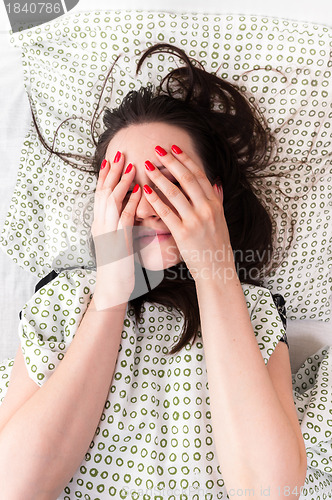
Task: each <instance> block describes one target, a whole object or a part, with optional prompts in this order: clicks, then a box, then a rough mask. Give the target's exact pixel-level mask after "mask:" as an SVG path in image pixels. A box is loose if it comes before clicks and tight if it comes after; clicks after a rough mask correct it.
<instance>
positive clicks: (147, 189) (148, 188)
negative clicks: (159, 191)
mask: <svg viewBox="0 0 332 500" xmlns="http://www.w3.org/2000/svg"><path fill="white" fill-rule="evenodd" d="M143 189H144V191H145V192H146V193H148V194H151V193H152V189H151V188H150V187H149V186H148V185H147V184H144V186H143Z"/></svg>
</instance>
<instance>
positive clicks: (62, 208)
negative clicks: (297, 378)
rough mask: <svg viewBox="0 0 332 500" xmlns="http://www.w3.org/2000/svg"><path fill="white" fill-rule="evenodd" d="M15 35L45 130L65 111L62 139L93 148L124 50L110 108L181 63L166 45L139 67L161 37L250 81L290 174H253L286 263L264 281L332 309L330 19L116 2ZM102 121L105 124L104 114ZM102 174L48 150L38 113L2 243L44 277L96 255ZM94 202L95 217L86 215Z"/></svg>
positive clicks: (82, 149)
mask: <svg viewBox="0 0 332 500" xmlns="http://www.w3.org/2000/svg"><path fill="white" fill-rule="evenodd" d="M12 42H13V43H14V44H15V45H16V46H17V47H20V49H21V50H22V63H23V69H24V78H25V87H26V91H27V93H28V95H29V97H30V99H31V103H32V106H33V108H34V111H35V114H36V116H37V120H38V123H39V126H40V128H41V130H42V132H43V134H44V137H45V138H46V139H47V141H48V142H49V144H52V143H53V140H54V134H55V131H56V130H57V129H58V127H59V126H60V123H61V122H62V121H63V120H65V119H67V122H66V123H65V124H63V125H62V126H61V127H60V129H59V131H58V132H59V133H58V135H57V137H56V140H55V147H56V148H57V150H58V151H69V152H72V153H79V154H83V155H85V156H87V157H88V158H91V156H92V155H93V152H94V145H93V142H92V137H91V132H90V123H89V121H91V119H92V116H93V112H94V110H95V107H96V104H97V101H98V99H99V96H100V92H101V90H102V85H103V83H104V82H105V77H106V74H107V71H108V69H109V68H110V67H111V64H112V63H113V62H114V61H115V60H116V58H117V57H118V56H120V59H119V60H118V62H117V63H116V65H115V68H114V73H113V76H112V78H110V79H109V81H108V82H107V84H106V92H105V95H104V97H103V99H102V101H101V108H100V109H102V107H103V106H104V105H108V106H110V107H113V106H117V105H119V104H120V102H121V100H122V98H123V97H124V95H125V94H126V93H127V92H128V91H130V90H132V89H138V88H139V87H140V86H141V85H147V84H150V83H153V84H158V83H159V82H160V81H161V78H162V77H163V76H165V75H166V74H167V73H168V72H169V71H170V70H171V69H173V68H175V67H176V66H177V65H179V60H178V59H177V58H174V57H173V56H170V55H166V54H159V55H156V56H154V57H153V58H151V59H150V60H148V61H146V64H145V65H143V68H142V71H141V72H140V74H139V75H138V76H137V77H136V76H135V69H136V63H137V61H138V59H139V56H140V54H141V53H142V51H144V50H145V49H146V48H147V47H149V46H151V45H152V44H154V43H156V42H168V43H171V44H174V45H177V46H179V47H181V48H183V49H184V50H185V51H186V53H187V54H188V55H189V56H191V57H193V58H196V59H197V60H198V61H200V62H201V63H202V64H203V65H204V67H205V69H206V70H207V71H214V72H217V74H218V75H220V76H222V77H223V78H225V79H228V80H229V81H231V82H232V83H235V84H236V85H238V86H239V88H240V89H241V90H243V91H244V92H249V93H250V94H251V95H252V96H253V97H250V100H251V102H252V103H253V104H255V105H257V106H258V107H259V108H260V109H261V111H262V112H263V113H264V114H265V116H266V119H267V122H268V125H269V127H270V128H271V130H272V132H273V134H274V136H275V137H276V140H277V149H276V151H275V152H274V154H273V157H272V160H273V161H272V164H271V166H270V167H269V172H270V173H271V174H274V173H278V172H282V173H283V174H284V176H283V177H282V178H278V177H270V178H268V179H266V180H258V181H257V182H256V183H255V186H254V188H255V190H256V192H257V195H258V196H259V197H260V198H262V200H263V201H264V202H265V203H266V204H268V205H269V206H272V205H273V204H274V205H273V206H274V208H273V219H274V222H275V223H276V225H277V228H278V231H277V241H276V255H277V256H278V260H279V258H280V259H281V264H280V267H279V268H278V269H277V270H275V271H273V272H272V273H270V274H269V275H267V276H266V278H265V281H264V285H265V286H266V287H267V288H268V289H269V290H271V291H273V293H281V294H282V295H283V296H284V297H285V300H286V303H287V315H288V318H289V319H290V320H292V319H313V320H317V319H320V320H323V321H329V320H330V317H331V267H332V255H331V251H330V248H331V243H332V231H331V227H332V224H331V205H332V201H331V200H332V196H331V191H332V164H331V159H330V155H331V137H332V129H331V121H332V120H331V118H332V112H331V85H332V83H331V82H332V79H331V61H330V52H331V49H332V30H331V29H330V28H328V27H326V26H323V25H314V24H311V23H302V22H294V21H288V20H286V19H277V18H271V17H262V16H248V15H246V16H241V15H235V14H234V15H212V14H208V15H205V14H197V13H183V14H181V13H176V14H174V13H169V12H147V11H143V10H131V11H130V10H109V11H91V12H82V13H71V14H68V15H65V16H62V17H60V18H58V19H56V20H54V21H51V22H49V23H45V24H43V25H41V26H38V27H36V28H33V29H29V30H25V31H23V32H21V33H16V34H15V35H14V36H13V37H12ZM181 64H182V63H181ZM112 88H113V90H112V98H110V97H109V96H110V93H111V89H112ZM75 117H77V118H76V119H74V118H75ZM96 130H97V131H98V133H99V132H101V131H102V122H101V116H99V118H98V120H97V122H96ZM95 185H96V179H95V178H94V177H92V176H91V174H89V173H87V172H80V171H78V170H74V169H72V168H71V167H69V166H68V164H66V163H65V162H64V161H62V160H60V159H59V158H58V157H56V156H54V155H53V156H52V157H51V158H50V159H49V158H48V153H47V152H46V150H45V149H44V147H43V145H42V144H41V143H40V141H39V139H38V137H37V135H36V131H35V129H34V126H33V125H31V127H30V130H29V132H28V135H27V137H26V140H25V142H24V145H23V148H22V158H21V162H20V166H19V172H18V179H17V185H16V188H15V192H14V194H13V198H12V201H11V204H10V207H9V211H8V215H7V218H6V221H5V224H4V227H3V231H2V234H1V236H0V245H1V247H2V250H3V251H4V252H5V253H6V254H7V255H8V256H9V257H10V258H11V259H13V260H14V262H16V263H17V264H18V265H19V266H21V267H22V268H24V269H26V270H27V271H29V272H31V273H33V274H35V275H36V276H38V277H39V278H42V277H43V276H44V275H45V274H48V273H49V272H50V270H51V269H55V270H59V269H62V268H66V267H70V268H72V267H82V266H84V267H93V266H94V265H95V260H94V255H92V254H91V251H90V246H89V245H88V241H89V236H90V226H91V222H92V218H93V195H94V191H93V190H94V188H95ZM85 206H87V207H88V209H87V212H86V216H87V218H86V221H87V227H86V226H84V224H83V223H82V219H81V216H82V212H83V209H84V207H85ZM271 210H272V208H271ZM290 228H293V231H294V238H293V241H292V243H291V242H290ZM287 247H288V249H287Z"/></svg>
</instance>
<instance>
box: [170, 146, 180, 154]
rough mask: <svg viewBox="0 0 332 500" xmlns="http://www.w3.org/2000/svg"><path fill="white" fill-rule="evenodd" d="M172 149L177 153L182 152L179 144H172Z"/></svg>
mask: <svg viewBox="0 0 332 500" xmlns="http://www.w3.org/2000/svg"><path fill="white" fill-rule="evenodd" d="M172 151H174V153H175V154H177V155H179V154H181V153H182V149H180V148H179V146H175V144H173V146H172Z"/></svg>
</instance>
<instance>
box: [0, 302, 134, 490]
mask: <svg viewBox="0 0 332 500" xmlns="http://www.w3.org/2000/svg"><path fill="white" fill-rule="evenodd" d="M125 311H126V304H122V305H121V306H118V307H117V308H113V309H104V310H100V309H99V307H98V310H96V307H95V302H94V299H92V301H91V303H90V305H89V307H88V309H87V311H86V313H85V315H84V316H83V319H82V321H81V324H80V326H79V328H78V329H77V332H76V334H75V337H74V339H73V341H72V343H71V345H70V347H69V349H68V351H67V353H66V355H65V357H64V359H63V360H62V361H61V363H60V365H59V366H58V368H57V369H56V370H55V372H54V373H53V375H52V376H51V377H50V378H49V380H47V381H46V382H45V384H44V385H43V386H42V387H41V388H40V389H39V390H37V391H36V392H35V393H34V394H32V396H31V397H30V398H29V399H28V400H27V401H26V402H25V403H24V404H23V405H21V406H20V407H19V409H18V410H17V411H16V412H15V413H14V414H13V415H12V416H11V418H10V419H9V420H8V421H7V423H6V424H5V426H4V428H3V429H2V431H1V433H0V498H6V499H7V500H17V499H21V498H24V499H25V500H30V499H31V500H52V499H56V498H57V497H58V495H59V494H60V493H61V491H62V490H63V488H64V487H65V486H66V485H67V483H68V482H69V480H70V479H71V477H72V476H73V474H74V473H75V471H76V470H77V469H78V467H79V465H80V463H81V462H82V460H83V458H84V455H85V453H86V451H87V450H88V448H89V445H90V443H91V441H92V439H93V436H94V434H95V431H96V428H97V426H98V422H99V420H100V417H101V414H102V411H103V407H104V404H105V401H106V399H107V395H108V392H109V388H110V385H111V381H112V377H113V373H114V368H115V364H116V359H117V356H118V351H119V345H120V341H121V332H122V328H123V321H124V317H125ZM13 369H14V368H13ZM18 385H19V380H16V383H15V385H13V386H12V387H11V398H13V397H14V395H13V391H15V386H17V387H18ZM9 390H10V389H8V393H9Z"/></svg>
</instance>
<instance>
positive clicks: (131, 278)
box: [91, 154, 141, 310]
mask: <svg viewBox="0 0 332 500" xmlns="http://www.w3.org/2000/svg"><path fill="white" fill-rule="evenodd" d="M123 168H124V155H123V154H121V157H120V159H119V161H118V162H116V163H112V165H110V162H109V161H107V163H106V166H105V167H104V168H102V169H100V173H99V178H98V182H97V187H96V193H95V203H94V219H93V223H92V227H91V233H92V236H93V241H94V246H95V253H96V261H97V262H96V264H97V280H96V287H95V291H94V295H93V298H94V302H95V305H96V308H97V310H102V309H108V308H110V307H115V306H118V305H120V304H124V303H127V302H128V300H129V297H130V295H131V293H132V291H133V290H134V287H135V264H134V255H133V238H132V228H133V225H134V220H135V213H136V208H137V205H138V202H139V200H140V197H141V190H140V187H139V186H138V190H137V191H136V192H135V193H134V192H132V193H131V194H130V196H129V197H128V196H127V192H128V189H129V186H130V184H131V182H132V181H133V179H134V177H135V167H134V166H132V168H131V170H130V172H128V173H123V174H122V175H121V173H122V171H123ZM125 170H127V168H126V169H125ZM126 196H127V199H128V202H127V203H125V198H126Z"/></svg>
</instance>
